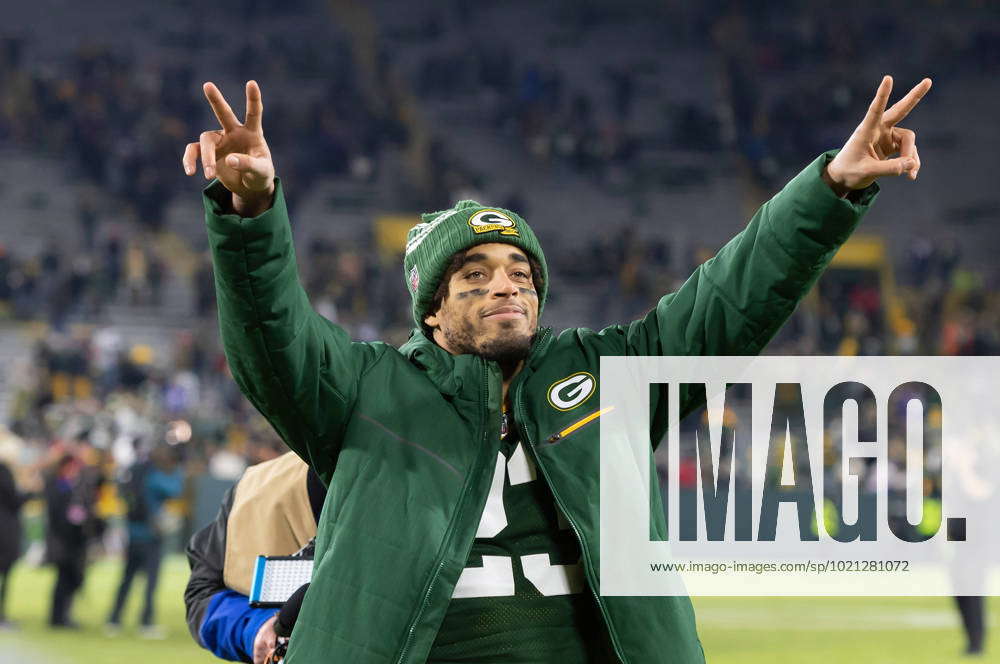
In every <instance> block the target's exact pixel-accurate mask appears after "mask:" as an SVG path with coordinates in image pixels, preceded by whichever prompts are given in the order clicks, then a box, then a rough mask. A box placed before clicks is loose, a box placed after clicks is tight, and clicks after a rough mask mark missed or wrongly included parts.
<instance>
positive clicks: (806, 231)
mask: <svg viewBox="0 0 1000 664" xmlns="http://www.w3.org/2000/svg"><path fill="white" fill-rule="evenodd" d="M930 85H931V82H930V79H924V80H923V81H922V82H921V83H920V84H918V85H917V86H916V87H914V88H913V89H912V90H911V91H910V92H909V93H908V94H907V95H906V96H905V97H904V98H903V99H901V100H900V101H899V102H897V103H896V104H895V105H894V106H893V107H892V108H890V109H889V110H885V106H886V102H887V101H888V99H889V93H890V92H891V90H892V79H891V78H890V77H888V76H886V77H885V78H884V79H883V80H882V83H881V85H880V86H879V88H878V91H877V93H876V95H875V99H874V100H873V101H872V103H871V106H870V107H869V109H868V113H867V114H866V115H865V118H864V120H862V122H861V124H860V125H858V128H857V129H856V130H855V131H854V133H853V134H852V135H851V137H850V138H849V139H848V141H847V143H846V144H845V145H844V147H843V148H841V149H840V150H839V151H831V152H828V153H826V154H824V155H822V156H820V157H819V158H818V159H816V160H815V161H814V162H813V163H812V164H810V165H809V166H808V167H806V168H805V170H803V171H802V172H801V173H799V175H797V176H796V177H795V178H794V179H793V180H792V181H791V182H789V183H788V184H787V185H786V186H785V187H784V188H783V189H782V190H781V191H780V192H778V193H777V194H776V195H775V196H774V197H773V198H772V199H771V200H769V201H768V202H766V203H764V205H762V206H761V207H760V209H759V210H757V212H756V213H755V214H754V216H753V218H751V220H750V222H749V223H748V224H747V226H746V228H744V229H743V231H741V232H740V233H739V234H738V235H737V236H736V237H734V238H733V239H732V240H730V241H729V242H728V243H727V244H726V246H724V247H723V248H722V249H721V250H720V251H719V253H718V254H717V255H716V256H715V257H714V258H712V259H710V260H708V261H706V262H705V263H704V264H702V265H701V266H699V267H698V269H697V270H695V272H694V274H692V275H691V277H690V278H688V280H687V281H686V282H685V283H684V284H683V285H682V286H681V288H680V289H679V290H678V291H677V292H676V293H671V294H669V295H666V296H664V297H663V298H662V299H661V300H660V302H659V304H658V305H657V306H656V308H655V309H653V310H652V311H651V312H650V313H649V314H648V315H646V316H645V317H644V318H642V319H640V320H638V321H635V322H633V323H632V324H630V325H628V326H627V327H626V328H624V329H625V331H626V343H627V352H629V353H630V354H635V355H754V354H756V353H758V352H760V350H761V349H762V348H763V347H764V345H765V344H766V343H767V342H768V341H769V340H770V339H771V337H773V336H774V334H775V333H776V332H777V331H778V329H779V328H780V327H781V325H782V324H784V322H785V321H786V320H787V318H788V316H789V315H791V313H792V311H793V310H794V309H795V306H796V305H797V304H798V302H799V300H801V299H802V297H803V296H804V295H805V294H806V293H807V292H808V291H809V289H810V288H811V287H812V285H813V283H815V281H816V279H817V278H818V277H819V275H820V274H821V273H822V272H823V270H824V269H825V268H826V266H827V265H828V264H829V262H830V260H831V259H832V258H833V255H834V254H835V253H836V251H837V249H839V247H840V246H841V244H843V243H844V241H846V240H847V238H848V236H849V235H850V234H851V232H852V231H853V230H854V228H855V227H856V226H857V224H858V222H859V221H860V220H861V217H862V216H863V215H864V213H865V212H866V211H867V209H868V207H869V205H870V204H871V203H872V201H873V200H874V198H875V195H876V194H877V192H878V185H877V184H875V180H876V178H878V177H880V176H884V175H902V174H903V173H908V174H909V176H910V178H911V179H916V176H917V171H918V170H919V169H920V159H919V157H918V156H917V148H916V135H915V134H914V133H913V132H912V131H910V130H908V129H903V128H901V127H897V126H896V123H898V122H899V121H900V120H902V119H903V118H904V117H906V115H907V113H909V112H910V110H911V109H912V108H913V107H914V106H915V105H916V104H917V102H918V101H920V99H921V98H922V97H923V96H924V94H926V92H927V90H928V89H930ZM896 152H898V153H899V156H898V157H895V158H893V157H892V156H891V155H893V154H894V153H896Z"/></svg>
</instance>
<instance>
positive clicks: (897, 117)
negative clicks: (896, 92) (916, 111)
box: [882, 78, 931, 125]
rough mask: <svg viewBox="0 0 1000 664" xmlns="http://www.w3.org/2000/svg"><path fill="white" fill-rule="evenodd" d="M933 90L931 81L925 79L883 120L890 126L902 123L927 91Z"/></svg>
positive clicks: (894, 106) (886, 113)
mask: <svg viewBox="0 0 1000 664" xmlns="http://www.w3.org/2000/svg"><path fill="white" fill-rule="evenodd" d="M930 89H931V79H929V78H925V79H924V80H922V81H920V82H919V83H917V84H916V85H915V86H913V89H912V90H910V91H909V92H907V93H906V96H905V97H903V98H902V99H900V100H899V101H897V102H896V103H895V104H893V105H892V107H891V108H890V109H889V110H888V111H886V112H885V113H884V114H883V115H882V119H883V120H884V121H885V122H888V123H889V124H890V125H894V124H896V123H897V122H900V121H902V119H903V118H905V117H906V116H907V115H909V114H910V111H912V110H913V107H914V106H916V105H917V104H918V103H919V102H920V100H921V99H923V98H924V95H925V94H927V91H928V90H930Z"/></svg>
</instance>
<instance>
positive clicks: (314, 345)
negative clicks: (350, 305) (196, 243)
mask: <svg viewBox="0 0 1000 664" xmlns="http://www.w3.org/2000/svg"><path fill="white" fill-rule="evenodd" d="M246 94H247V115H246V121H245V123H242V124H241V123H240V122H239V121H238V120H237V119H236V116H235V115H234V114H233V111H232V109H231V108H230V107H229V104H227V103H226V101H225V99H223V97H222V93H221V92H219V90H218V89H217V88H216V87H215V86H214V85H212V84H211V83H206V84H205V95H206V97H207V98H208V101H209V103H210V105H211V106H212V110H213V111H214V112H215V115H216V117H217V118H218V120H219V124H220V125H221V126H222V129H221V130H215V131H210V132H205V133H203V134H202V135H201V137H200V139H199V141H198V142H197V143H191V144H189V145H188V146H187V149H186V150H185V151H184V158H183V164H184V170H185V172H186V173H187V174H188V175H194V173H195V171H196V165H197V163H198V160H199V159H200V160H201V164H202V168H203V172H204V173H205V177H206V178H209V179H211V178H212V177H217V178H218V179H217V180H216V181H214V182H213V183H212V184H210V185H209V186H208V188H207V189H206V190H205V197H204V202H205V221H206V225H207V228H208V240H209V246H210V247H211V251H212V262H213V266H214V269H215V288H216V293H217V295H218V298H217V299H218V307H219V329H220V332H221V335H222V342H223V347H224V349H225V352H226V357H227V359H228V360H229V367H230V369H231V371H232V374H233V378H234V379H235V380H236V383H237V384H238V385H239V386H240V389H241V390H242V391H243V393H244V394H245V395H246V396H247V398H248V399H249V400H250V401H251V403H253V404H254V406H256V407H257V409H258V410H259V411H260V412H261V413H262V414H263V415H264V416H265V417H266V418H267V419H268V421H269V422H270V423H271V425H272V426H274V428H275V430H277V431H278V433H279V434H280V435H281V437H282V439H284V441H285V443H287V444H288V446H289V447H290V448H292V449H293V450H295V452H296V453H298V454H299V456H301V457H302V458H303V459H304V460H305V461H306V462H307V463H308V464H309V465H311V466H312V467H313V468H314V469H315V470H316V473H317V474H318V475H319V476H320V478H322V479H323V481H324V482H328V481H329V479H330V475H331V473H332V472H333V467H334V464H335V462H336V456H337V454H338V451H339V441H340V437H341V433H342V430H343V427H344V425H345V423H346V421H347V418H348V416H349V415H350V412H351V409H352V408H353V404H354V399H355V395H356V391H357V383H358V380H359V378H360V376H361V374H362V373H363V371H364V370H365V368H366V367H367V366H368V365H369V364H370V363H371V362H373V361H374V360H375V358H376V357H377V356H378V355H379V353H380V352H382V351H383V350H384V348H385V347H384V346H377V345H372V344H361V343H352V342H351V340H350V338H349V337H348V335H347V333H346V332H345V331H344V330H343V329H341V328H340V327H338V326H336V325H334V324H333V323H331V322H330V321H328V320H326V319H325V318H323V317H322V316H320V315H319V314H318V313H316V312H315V311H314V310H313V308H312V306H311V304H310V303H309V299H308V297H307V295H306V292H305V290H304V289H303V288H302V285H301V283H300V281H299V276H298V268H297V266H296V260H295V249H294V246H293V244H292V234H291V227H290V226H289V222H288V213H287V211H286V209H285V202H284V198H283V196H282V192H281V183H280V181H279V180H278V179H276V178H275V176H274V166H273V164H272V162H271V154H270V151H269V150H268V148H267V143H266V142H265V141H264V134H263V131H262V129H261V116H262V113H263V104H262V102H261V95H260V89H259V88H258V87H257V84H256V83H254V82H253V81H250V82H249V83H247V86H246Z"/></svg>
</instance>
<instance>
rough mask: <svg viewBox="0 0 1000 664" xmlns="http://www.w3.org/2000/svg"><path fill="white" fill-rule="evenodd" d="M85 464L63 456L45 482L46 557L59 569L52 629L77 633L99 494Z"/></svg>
mask: <svg viewBox="0 0 1000 664" xmlns="http://www.w3.org/2000/svg"><path fill="white" fill-rule="evenodd" d="M84 470H85V469H84V465H83V462H82V461H80V459H79V458H78V457H77V456H76V455H75V454H73V453H65V454H63V455H62V456H61V457H60V458H59V460H58V461H57V462H56V466H55V469H54V470H53V471H52V473H51V474H50V475H49V476H48V477H47V478H46V481H45V515H46V531H45V557H46V560H47V561H48V562H49V563H51V564H53V565H55V567H56V584H55V586H53V587H52V604H51V609H50V611H49V626H50V627H55V628H60V629H62V628H68V629H76V628H77V627H79V625H78V624H77V623H76V621H74V620H73V619H72V618H71V617H70V614H71V610H72V605H73V598H74V596H75V595H76V592H77V591H78V590H79V589H80V587H81V586H82V585H83V578H84V571H85V569H86V564H87V544H88V541H89V540H90V539H91V538H92V537H93V535H94V523H95V516H94V507H95V501H96V492H95V490H94V486H93V484H92V483H89V482H87V481H86V478H85V476H84V475H85V472H84Z"/></svg>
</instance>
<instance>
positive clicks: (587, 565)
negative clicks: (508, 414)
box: [515, 390, 628, 664]
mask: <svg viewBox="0 0 1000 664" xmlns="http://www.w3.org/2000/svg"><path fill="white" fill-rule="evenodd" d="M515 408H518V409H519V410H518V413H517V415H518V417H517V418H516V420H517V426H518V429H519V430H520V432H521V435H522V436H523V437H524V440H525V441H526V442H527V443H528V444H527V445H526V447H527V448H528V449H530V450H531V456H532V457H534V462H535V465H536V466H537V467H538V469H539V470H541V471H542V476H543V477H544V478H545V481H546V482H547V483H548V485H549V490H551V491H552V498H553V499H554V500H555V501H556V505H557V506H558V507H559V510H560V511H561V512H562V514H563V516H564V517H566V521H568V522H569V526H570V528H572V529H573V534H574V535H576V540H577V542H578V543H579V544H580V554H581V555H582V556H583V563H584V564H583V570H584V573H585V574H586V575H587V581H588V583H587V586H588V587H589V588H590V592H591V594H592V595H593V596H594V600H595V601H596V602H597V608H598V609H600V611H601V615H602V616H603V617H604V624H605V625H607V627H608V636H609V637H610V638H611V646H612V647H613V648H614V649H615V655H617V656H618V659H619V660H621V662H622V664H628V660H627V659H625V656H624V655H623V654H622V649H621V648H620V647H619V645H618V641H619V639H618V635H617V634H616V633H615V628H614V626H613V625H612V624H611V617H610V616H609V615H608V609H607V607H606V606H605V605H604V602H603V601H601V596H600V595H599V594H598V593H597V590H595V588H594V586H595V585H596V584H595V583H594V579H593V572H592V570H593V561H592V560H591V559H590V554H589V552H588V550H587V544H586V542H585V541H584V539H583V535H582V534H580V529H579V527H577V525H576V522H575V521H574V520H573V517H572V516H570V514H569V512H568V511H567V510H566V506H565V504H564V503H563V501H562V499H560V498H559V494H558V493H557V492H556V489H555V487H554V486H553V485H552V480H551V479H550V478H549V474H548V471H546V470H545V465H544V464H543V463H542V462H541V459H539V458H538V455H537V454H536V453H535V448H534V446H533V445H532V444H531V438H530V437H529V436H528V430H527V427H526V426H524V412H525V408H524V397H523V392H521V390H518V391H517V399H516V400H515ZM608 410H610V409H602V410H598V411H596V412H594V413H591V414H590V415H588V416H587V417H585V418H583V419H582V420H580V421H578V422H575V423H573V424H571V425H570V426H569V427H567V428H566V429H563V430H562V431H560V432H559V433H557V434H555V435H554V436H550V438H549V441H550V442H555V441H552V438H556V437H557V436H558V437H559V438H561V437H563V436H568V435H569V434H571V433H573V431H576V430H577V429H579V428H581V427H583V426H585V425H587V424H589V423H590V422H592V421H593V420H596V419H597V418H598V417H599V416H600V415H601V414H602V413H605V412H608ZM559 438H556V440H558V439H559Z"/></svg>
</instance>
